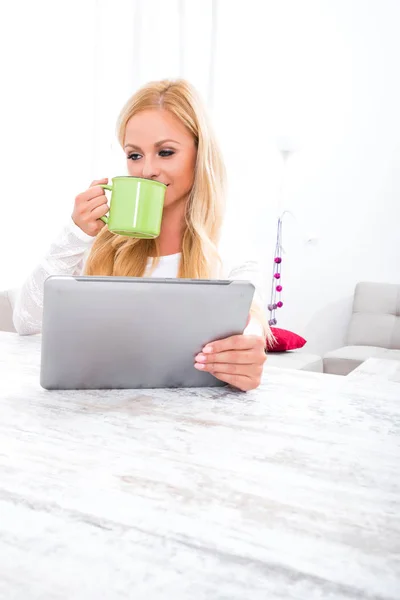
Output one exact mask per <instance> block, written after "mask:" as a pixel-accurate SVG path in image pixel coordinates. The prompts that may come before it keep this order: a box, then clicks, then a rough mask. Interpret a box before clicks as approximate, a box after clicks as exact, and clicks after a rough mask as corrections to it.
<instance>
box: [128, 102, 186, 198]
mask: <svg viewBox="0 0 400 600" xmlns="http://www.w3.org/2000/svg"><path fill="white" fill-rule="evenodd" d="M124 150H125V153H126V157H127V162H128V172H129V175H133V176H134V177H144V178H145V179H155V180H157V181H161V182H162V183H165V184H166V185H167V186H168V187H167V191H166V194H165V203H164V206H165V207H166V208H167V207H168V206H172V205H173V204H176V203H178V202H180V201H183V200H184V201H186V200H187V198H188V195H189V193H190V190H191V189H192V186H193V180H194V169H195V164H196V154H197V151H196V145H195V142H194V139H193V136H192V135H191V133H190V132H189V131H188V130H187V129H186V127H185V126H184V125H183V124H182V123H181V122H180V121H179V119H178V118H177V117H175V115H173V114H172V113H171V112H169V111H167V110H164V109H149V110H144V111H142V112H140V113H138V114H136V115H134V116H133V117H131V118H130V119H129V121H128V123H127V126H126V131H125V141H124Z"/></svg>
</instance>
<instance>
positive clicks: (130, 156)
mask: <svg viewBox="0 0 400 600" xmlns="http://www.w3.org/2000/svg"><path fill="white" fill-rule="evenodd" d="M127 158H128V159H129V160H139V158H141V154H138V153H137V152H132V154H128V156H127Z"/></svg>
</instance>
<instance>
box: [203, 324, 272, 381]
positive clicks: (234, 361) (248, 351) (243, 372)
mask: <svg viewBox="0 0 400 600" xmlns="http://www.w3.org/2000/svg"><path fill="white" fill-rule="evenodd" d="M264 348H265V339H264V338H262V337H260V336H256V335H233V336H232V337H228V338H225V339H224V340H217V341H216V342H212V343H210V344H207V345H206V346H204V348H203V350H202V352H201V353H200V354H198V355H197V356H196V357H195V361H196V362H195V365H194V366H195V368H196V369H199V371H208V372H209V373H212V374H213V375H214V377H216V378H217V379H220V380H221V381H225V382H226V383H229V384H230V385H232V386H234V387H236V388H238V389H239V390H242V391H243V392H248V391H249V390H254V389H255V388H257V387H258V386H259V385H260V383H261V377H262V372H263V366H264V363H265V361H266V360H267V357H266V354H265V350H264Z"/></svg>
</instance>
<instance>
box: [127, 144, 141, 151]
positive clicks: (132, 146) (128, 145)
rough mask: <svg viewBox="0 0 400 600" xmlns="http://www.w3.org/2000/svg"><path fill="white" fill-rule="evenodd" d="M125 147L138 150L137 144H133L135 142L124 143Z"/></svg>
mask: <svg viewBox="0 0 400 600" xmlns="http://www.w3.org/2000/svg"><path fill="white" fill-rule="evenodd" d="M125 148H133V149H134V150H140V148H139V146H135V144H125V146H124V149H125Z"/></svg>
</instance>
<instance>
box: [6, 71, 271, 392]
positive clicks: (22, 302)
mask: <svg viewBox="0 0 400 600" xmlns="http://www.w3.org/2000/svg"><path fill="white" fill-rule="evenodd" d="M118 138H119V141H120V144H121V146H122V148H123V149H124V151H125V154H126V160H127V167H128V173H129V175H133V176H135V177H144V178H147V179H155V180H157V181H161V182H162V183H164V184H166V185H167V190H166V195H165V204H164V212H163V220H162V226H161V232H160V236H159V237H158V238H157V239H155V240H145V239H134V238H128V237H125V236H120V235H116V234H113V233H111V232H110V231H108V229H107V227H106V226H105V225H104V223H103V222H102V221H101V220H100V217H102V216H103V215H105V214H106V213H107V211H108V206H107V198H106V196H105V193H104V190H103V188H101V187H100V185H99V184H104V183H107V181H108V180H107V179H101V180H99V181H93V183H92V184H91V186H90V187H89V189H87V190H86V191H84V192H82V193H81V194H79V195H78V196H77V197H76V198H75V204H74V208H73V212H72V219H71V221H70V223H68V224H67V226H66V227H65V229H64V231H63V232H62V233H61V235H60V237H59V238H58V239H57V240H56V241H55V242H54V243H53V245H52V246H51V247H50V249H49V252H48V253H47V255H46V256H45V258H44V260H43V261H42V263H41V264H40V265H39V266H38V267H37V268H36V269H35V270H34V272H33V273H32V274H31V275H30V277H29V278H28V279H27V281H26V282H25V283H24V285H23V286H22V288H21V290H20V292H19V295H18V298H17V301H16V304H15V308H14V325H15V328H16V330H17V332H18V333H19V334H21V335H27V334H33V333H38V332H40V330H41V324H42V310H43V284H44V281H45V279H46V278H47V277H48V276H50V275H81V274H87V275H115V276H134V277H142V276H144V275H145V276H154V277H188V278H202V279H207V278H226V279H247V280H250V281H252V282H253V283H254V284H255V286H256V293H255V296H254V302H253V306H252V309H251V314H250V315H249V322H248V326H247V327H246V329H245V332H244V333H243V335H238V336H233V337H230V338H227V339H224V340H216V341H215V342H213V343H212V344H210V345H208V346H206V347H205V348H203V350H202V352H201V353H200V354H198V355H197V356H196V357H195V362H194V368H197V369H200V370H205V371H209V372H211V373H213V375H214V376H215V377H217V378H219V379H220V380H222V381H224V382H226V383H228V384H231V385H232V386H234V387H237V388H238V389H240V390H243V391H247V390H251V389H254V388H256V387H257V386H258V385H259V384H260V380H261V375H262V368H263V365H264V362H265V359H266V356H265V350H264V349H265V340H266V337H268V336H270V330H269V327H268V324H267V322H266V320H265V317H264V316H263V311H262V307H263V299H262V295H261V292H260V290H261V288H262V285H261V280H262V278H261V274H260V271H259V268H258V264H257V261H256V260H254V259H253V258H252V257H251V256H249V255H246V251H243V240H242V239H238V240H237V243H235V244H234V245H233V247H230V248H229V249H228V248H226V243H224V240H223V239H222V238H221V228H222V223H223V216H224V191H225V190H224V188H225V170H224V165H223V162H222V159H221V155H220V152H219V149H218V146H217V144H216V141H215V139H214V135H213V133H212V131H211V128H210V125H209V123H208V120H207V117H206V115H205V112H204V109H203V107H202V105H201V103H200V101H199V98H198V96H197V94H196V92H195V90H194V89H193V87H192V86H191V85H190V84H189V83H187V82H186V81H184V80H177V81H159V82H153V83H149V84H147V85H145V86H144V87H143V88H141V89H140V90H139V91H137V92H136V93H135V94H134V95H133V96H132V98H130V100H129V101H128V102H127V104H126V105H125V106H124V108H123V109H122V112H121V114H120V117H119V120H118Z"/></svg>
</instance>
